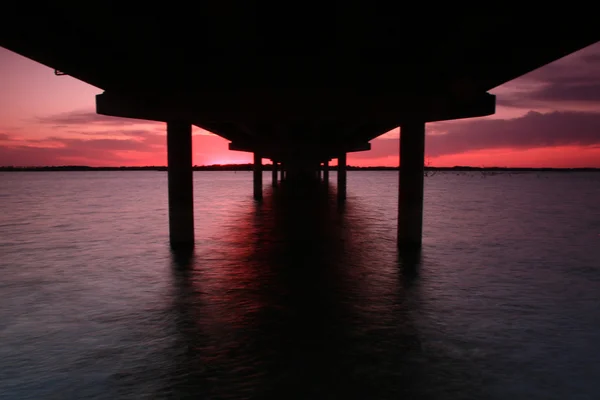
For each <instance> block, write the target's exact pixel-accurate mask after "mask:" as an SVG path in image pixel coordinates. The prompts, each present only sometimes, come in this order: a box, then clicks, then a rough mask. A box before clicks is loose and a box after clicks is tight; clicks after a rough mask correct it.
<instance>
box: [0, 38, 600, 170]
mask: <svg viewBox="0 0 600 400" xmlns="http://www.w3.org/2000/svg"><path fill="white" fill-rule="evenodd" d="M101 92H102V90H100V89H98V88H95V87H93V86H90V85H87V84H85V83H83V82H80V81H78V80H76V79H73V78H71V77H69V76H55V75H54V70H52V69H50V68H47V67H45V66H43V65H41V64H38V63H36V62H34V61H31V60H29V59H27V58H24V57H21V56H19V55H17V54H14V53H12V52H10V51H8V50H5V49H3V48H0V165H5V166H6V165H14V166H36V165H91V166H122V165H124V166H132V165H166V137H165V136H166V135H165V124H163V123H151V122H145V121H140V120H129V119H123V118H112V117H105V116H101V115H97V114H96V113H95V95H96V94H99V93H101ZM491 93H493V94H495V95H496V96H497V108H496V109H497V112H496V114H495V115H493V116H490V117H485V118H473V119H467V120H459V121H446V122H438V123H431V124H427V141H426V157H427V161H426V162H427V164H428V165H431V166H454V165H471V166H480V167H481V166H500V167H600V43H597V44H595V45H593V46H590V47H588V48H586V49H584V50H582V51H580V52H578V53H575V54H572V55H570V56H568V57H565V58H563V59H561V60H558V61H556V62H554V63H552V64H550V65H547V66H545V67H542V68H540V69H538V70H536V71H533V72H531V73H529V74H527V75H525V76H522V77H520V78H518V79H516V80H514V81H511V82H508V83H506V84H504V85H502V86H499V87H497V88H496V89H494V90H492V91H491ZM398 134H399V132H398V129H396V130H394V131H391V132H388V133H387V134H385V135H383V136H381V137H379V138H377V139H375V140H373V141H372V142H371V145H372V150H371V151H368V152H361V153H351V154H349V155H348V163H349V164H350V165H360V166H378V165H381V166H397V165H398V143H397V142H398ZM227 146H228V141H226V140H224V139H221V138H220V137H218V136H215V135H212V134H210V133H209V132H206V131H203V130H201V129H198V128H196V129H195V130H194V160H193V162H194V164H196V165H207V164H226V163H247V162H251V159H252V156H251V154H250V153H244V152H237V151H229V150H228V147H227ZM334 164H335V162H334Z"/></svg>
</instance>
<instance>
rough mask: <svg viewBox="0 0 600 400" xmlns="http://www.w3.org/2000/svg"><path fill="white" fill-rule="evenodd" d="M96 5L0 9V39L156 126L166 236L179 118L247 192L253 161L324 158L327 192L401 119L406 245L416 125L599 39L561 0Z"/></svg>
mask: <svg viewBox="0 0 600 400" xmlns="http://www.w3.org/2000/svg"><path fill="white" fill-rule="evenodd" d="M100 4H102V7H97V8H95V9H94V8H90V7H92V6H91V5H89V4H84V3H75V2H73V3H71V2H59V3H52V4H50V3H48V4H46V5H36V13H35V14H34V15H32V14H31V13H30V12H23V13H14V14H12V15H9V14H5V15H4V18H3V23H2V24H1V25H0V46H3V47H5V48H8V49H9V50H12V51H14V52H16V53H19V54H21V55H23V56H26V57H29V58H31V59H33V60H35V61H38V62H40V63H42V64H45V65H47V66H50V67H52V68H55V69H56V70H59V71H61V72H63V73H65V74H68V75H70V76H73V77H75V78H77V79H80V80H82V81H84V82H87V83H89V84H91V85H94V86H96V87H98V88H101V89H103V90H104V93H103V94H100V95H98V96H97V99H96V105H97V112H98V113H100V114H104V115H111V116H117V117H128V118H139V119H147V120H155V121H164V122H167V141H168V152H169V157H168V162H169V194H170V196H169V202H170V210H171V215H170V221H171V241H172V243H174V244H176V243H193V241H194V235H193V225H192V224H193V218H191V217H192V216H193V209H192V195H193V189H192V187H191V125H196V126H199V127H202V128H204V129H207V130H209V131H211V132H213V133H215V134H217V135H219V136H222V137H224V138H226V139H228V140H229V141H231V144H230V148H231V149H232V150H239V151H249V152H253V153H254V154H255V164H256V173H255V193H254V195H255V197H256V198H260V197H261V193H262V182H261V176H262V175H261V174H260V170H261V167H260V166H261V160H262V159H263V158H268V159H271V160H272V161H273V162H274V163H276V164H280V165H282V168H284V169H285V170H286V171H287V172H288V173H289V174H290V178H292V177H294V175H297V174H300V173H307V172H310V171H311V170H315V169H317V167H318V166H319V165H323V164H324V163H328V162H329V161H330V160H331V159H334V158H337V159H338V163H339V164H340V167H339V170H340V173H339V174H338V186H339V188H340V190H338V192H339V193H340V199H341V200H343V198H344V195H345V181H346V178H345V176H346V175H345V160H346V154H347V153H348V152H352V151H364V150H368V149H369V148H370V145H369V141H370V140H372V139H374V138H376V137H377V136H379V135H381V134H383V133H385V132H387V131H389V130H391V129H393V128H395V127H398V126H401V129H402V135H401V172H400V175H401V177H400V179H401V185H400V194H399V201H400V206H399V236H398V237H399V244H412V245H416V246H419V245H420V243H421V228H422V227H421V221H422V197H423V161H424V159H423V158H424V133H425V124H426V123H427V122H431V121H440V120H450V119H459V118H471V117H479V116H485V115H491V114H493V113H494V112H495V96H493V95H490V94H489V93H487V92H488V91H489V90H490V89H492V88H494V87H496V86H498V85H501V84H502V83H504V82H507V81H509V80H512V79H514V78H516V77H518V76H520V75H523V74H525V73H527V72H529V71H532V70H533V69H536V68H538V67H541V66H543V65H545V64H547V63H549V62H552V61H554V60H556V59H558V58H561V57H563V56H566V55H568V54H570V53H572V52H574V51H577V50H579V49H581V48H583V47H586V46H588V45H591V44H593V43H595V42H596V41H598V40H599V39H600V30H599V29H598V27H597V21H595V19H594V13H593V12H588V11H586V10H584V9H575V8H574V7H570V6H569V5H564V6H563V7H562V8H561V9H548V10H543V11H542V10H540V11H539V14H527V13H521V12H515V11H514V10H513V12H512V13H502V12H497V10H494V9H493V8H492V7H487V9H484V10H479V11H477V10H473V9H469V10H465V11H453V12H451V13H444V12H438V13H433V12H420V13H419V12H417V13H408V12H403V11H404V10H401V9H400V10H399V9H385V8H382V7H380V6H377V5H375V4H374V3H373V2H354V3H352V5H350V4H346V5H343V6H339V5H338V6H337V7H335V8H333V7H331V8H327V3H323V4H322V5H321V6H320V8H319V9H312V8H306V9H304V10H301V9H298V8H297V7H292V6H291V5H288V4H285V5H283V6H281V9H273V8H268V9H267V8H265V9H261V8H257V7H255V6H253V5H251V4H249V3H243V4H242V3H240V4H238V3H234V2H228V1H224V2H206V3H198V4H201V5H198V4H194V6H193V7H190V8H189V9H186V8H181V7H179V8H176V7H171V6H169V5H165V4H161V7H160V9H151V8H150V6H149V5H146V6H145V7H147V8H145V9H144V10H143V12H142V11H140V13H138V14H125V13H123V12H122V10H121V7H117V6H110V5H108V4H105V3H100ZM490 10H491V11H490ZM492 11H493V12H492ZM57 79H58V78H57ZM275 179H276V176H275Z"/></svg>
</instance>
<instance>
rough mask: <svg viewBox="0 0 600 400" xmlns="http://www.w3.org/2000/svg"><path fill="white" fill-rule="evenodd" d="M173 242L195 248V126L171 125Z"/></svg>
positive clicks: (170, 207) (170, 236)
mask: <svg viewBox="0 0 600 400" xmlns="http://www.w3.org/2000/svg"><path fill="white" fill-rule="evenodd" d="M167 163H168V167H167V171H168V172H167V175H168V180H169V182H168V186H169V238H170V241H171V246H172V247H182V246H186V247H191V246H193V245H194V188H193V187H194V185H193V170H192V125H191V124H189V123H185V122H180V121H173V122H167Z"/></svg>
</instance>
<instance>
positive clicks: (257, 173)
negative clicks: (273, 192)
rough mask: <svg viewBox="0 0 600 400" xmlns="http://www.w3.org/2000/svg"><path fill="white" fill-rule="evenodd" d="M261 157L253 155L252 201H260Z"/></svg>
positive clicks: (258, 154)
mask: <svg viewBox="0 0 600 400" xmlns="http://www.w3.org/2000/svg"><path fill="white" fill-rule="evenodd" d="M262 172H263V171H262V156H261V154H260V153H258V152H255V153H254V199H255V200H261V199H262Z"/></svg>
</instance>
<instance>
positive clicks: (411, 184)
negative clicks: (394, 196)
mask: <svg viewBox="0 0 600 400" xmlns="http://www.w3.org/2000/svg"><path fill="white" fill-rule="evenodd" d="M424 166H425V123H424V122H417V121H412V122H407V123H404V124H403V125H402V127H401V132H400V182H399V189H398V192H399V193H398V247H400V248H413V249H414V248H420V247H421V243H422V236H423V183H424V182H423V180H424Z"/></svg>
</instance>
